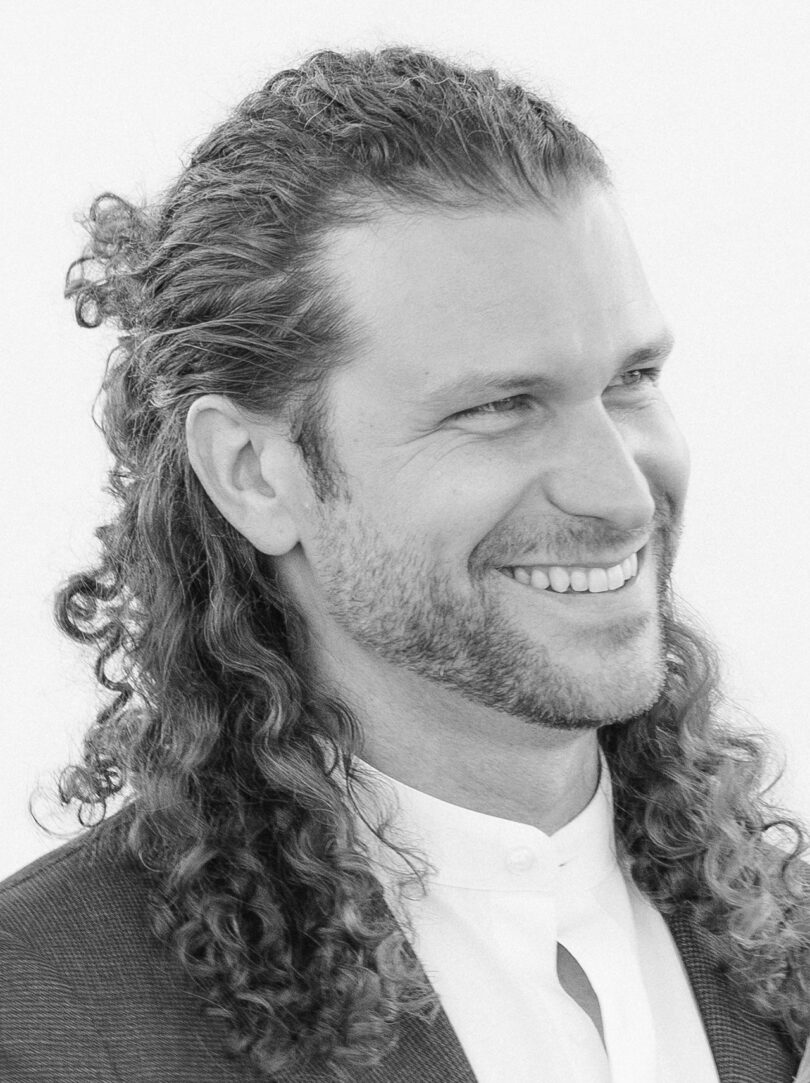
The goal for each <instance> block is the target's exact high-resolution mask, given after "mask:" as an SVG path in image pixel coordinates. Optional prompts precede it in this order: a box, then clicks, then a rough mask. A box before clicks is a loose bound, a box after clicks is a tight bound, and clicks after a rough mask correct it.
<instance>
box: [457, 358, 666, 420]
mask: <svg viewBox="0 0 810 1083" xmlns="http://www.w3.org/2000/svg"><path fill="white" fill-rule="evenodd" d="M636 373H637V374H638V375H639V376H640V377H641V379H640V380H639V381H638V382H637V383H632V384H627V385H625V386H626V387H628V388H630V389H632V388H634V387H641V385H642V384H644V383H649V384H652V385H655V384H657V383H658V379H659V377H660V375H661V370H660V369H655V368H651V369H628V371H627V372H623V373H622V376H633V375H635V374H636ZM531 402H532V397H531V396H530V395H509V396H507V398H504V399H493V400H492V402H485V403H482V404H481V405H480V406H471V407H470V408H469V409H467V410H459V411H458V413H456V414H454V415H453V416H454V417H457V418H458V417H461V418H464V417H486V416H487V415H490V416H495V415H497V414H508V413H512V412H513V411H514V410H517V409H520V408H521V407H524V408H526V407H528V406H530V405H531Z"/></svg>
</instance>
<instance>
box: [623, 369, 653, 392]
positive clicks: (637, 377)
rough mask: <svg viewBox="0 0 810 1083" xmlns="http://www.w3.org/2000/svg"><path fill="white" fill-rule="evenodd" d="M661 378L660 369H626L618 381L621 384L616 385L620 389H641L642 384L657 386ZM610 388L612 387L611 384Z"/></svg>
mask: <svg viewBox="0 0 810 1083" xmlns="http://www.w3.org/2000/svg"><path fill="white" fill-rule="evenodd" d="M660 376H661V369H660V368H658V369H657V368H649V369H628V370H627V372H623V373H621V375H620V376H619V380H620V381H621V383H620V384H619V385H618V386H619V387H621V388H633V387H641V386H642V385H643V384H653V385H654V384H657V383H658V380H659V379H660ZM610 386H611V387H613V386H614V385H613V384H611V385H610Z"/></svg>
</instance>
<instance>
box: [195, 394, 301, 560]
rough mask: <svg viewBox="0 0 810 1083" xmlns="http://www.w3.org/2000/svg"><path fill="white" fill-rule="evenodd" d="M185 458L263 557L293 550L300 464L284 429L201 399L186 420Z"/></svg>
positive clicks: (219, 399)
mask: <svg viewBox="0 0 810 1083" xmlns="http://www.w3.org/2000/svg"><path fill="white" fill-rule="evenodd" d="M186 443H187V446H188V457H189V461H190V463H191V466H192V469H193V470H194V473H195V474H196V475H197V477H198V478H199V480H200V483H201V485H202V486H203V488H204V489H205V491H206V493H208V496H209V497H210V498H211V500H212V501H213V502H214V504H215V505H216V507H217V508H218V509H219V511H220V512H221V513H222V514H223V515H224V516H225V518H226V519H227V520H228V522H229V523H231V525H232V526H234V527H236V529H237V530H238V531H239V533H240V534H244V536H245V537H246V538H247V539H248V541H250V542H252V544H253V545H254V546H255V547H256V548H257V549H258V550H259V551H260V552H262V553H268V554H269V555H271V556H280V555H281V554H283V553H287V552H289V551H290V549H292V548H293V547H294V546H295V545H297V543H298V540H299V536H298V525H297V521H296V515H295V508H296V502H295V499H294V495H295V490H296V481H297V476H298V465H297V462H296V457H295V453H294V448H293V445H292V442H291V440H290V437H289V431H288V429H287V427H286V425H285V424H284V423H283V422H281V421H277V420H274V419H267V420H265V421H262V422H261V423H256V422H253V421H250V420H248V419H247V418H246V417H245V416H244V415H243V414H242V412H241V411H240V410H239V409H238V408H237V407H236V406H235V405H234V404H233V403H232V402H231V401H230V400H229V399H227V398H225V397H224V396H222V395H203V396H202V397H201V398H199V399H195V401H194V402H193V403H192V404H191V408H190V410H189V412H188V417H187V418H186Z"/></svg>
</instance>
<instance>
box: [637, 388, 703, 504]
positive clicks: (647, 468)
mask: <svg viewBox="0 0 810 1083" xmlns="http://www.w3.org/2000/svg"><path fill="white" fill-rule="evenodd" d="M636 461H637V462H638V464H639V466H640V467H641V469H642V470H643V472H644V474H645V476H646V477H647V478H648V480H649V481H650V484H651V487H652V488H653V491H654V492H655V491H661V492H664V493H666V494H667V496H668V497H669V498H670V500H671V501H672V503H673V504H674V506H675V507H676V508H677V509H678V511H680V510H681V509H682V508H683V505H684V502H685V500H686V492H687V489H688V486H689V467H690V458H689V448H688V446H687V443H686V440H685V439H684V437H683V434H682V433H681V430H680V429H679V428H678V425H677V423H676V421H675V418H674V417H673V416H672V413H671V411H670V409H669V407H663V408H662V410H661V412H660V414H659V417H658V419H657V423H656V425H655V426H654V427H653V428H652V429H651V431H649V432H648V433H647V434H646V435H645V439H644V440H643V442H642V444H641V447H640V449H639V453H638V454H637V456H636Z"/></svg>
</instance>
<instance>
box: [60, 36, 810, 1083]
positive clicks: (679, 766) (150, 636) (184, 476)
mask: <svg viewBox="0 0 810 1083" xmlns="http://www.w3.org/2000/svg"><path fill="white" fill-rule="evenodd" d="M609 183H610V182H609V178H608V173H607V169H606V166H605V163H604V161H603V159H602V156H601V155H600V153H599V151H598V150H597V148H596V147H595V145H594V144H593V143H592V142H591V140H590V139H588V138H587V137H586V136H585V135H583V134H582V133H581V132H580V131H579V130H578V129H577V128H576V127H575V126H574V125H573V124H572V123H571V122H570V121H568V120H566V119H565V118H564V117H563V116H562V115H561V114H560V112H559V111H558V110H557V109H556V108H555V107H554V106H553V105H551V104H550V103H549V102H547V101H544V100H542V99H540V98H539V97H537V96H536V95H534V94H533V93H531V92H529V91H527V90H526V89H524V88H522V87H519V86H517V85H515V84H513V83H510V82H508V81H504V80H502V79H501V78H500V77H499V76H498V75H497V74H496V73H494V72H492V71H475V70H472V69H470V68H468V67H464V66H461V65H458V64H454V63H450V62H447V61H444V60H441V59H439V58H437V57H434V56H431V55H428V54H426V53H423V52H418V51H415V50H411V49H408V48H404V47H403V48H393V49H385V50H381V51H378V52H356V53H351V54H347V55H343V54H339V53H335V52H322V53H318V54H316V55H314V56H312V57H311V58H310V59H309V60H307V61H306V62H305V63H303V64H302V65H301V66H300V67H298V68H293V69H289V70H286V71H282V72H280V73H279V74H278V75H276V76H274V77H273V78H272V79H270V80H269V81H268V82H267V83H266V85H265V86H264V87H263V88H262V89H261V90H259V91H257V92H256V93H254V94H252V95H250V96H249V97H248V98H247V99H246V100H245V101H244V102H243V103H242V104H241V105H240V106H239V107H238V108H237V109H236V110H235V111H234V113H233V114H232V116H230V117H229V118H228V119H227V120H226V121H225V122H224V123H222V124H221V125H220V126H219V127H218V128H216V130H215V131H214V132H213V133H212V134H211V135H210V136H209V137H208V138H206V139H205V140H204V142H203V143H202V144H201V145H200V146H199V147H198V149H197V150H196V151H195V152H194V154H193V155H192V157H191V160H190V162H189V164H188V165H187V166H186V168H185V169H184V170H183V172H182V174H181V175H180V177H179V179H178V180H177V182H176V183H175V184H174V185H173V187H171V188H170V189H169V190H168V192H167V193H166V194H165V196H164V197H163V198H162V199H161V200H160V201H159V202H157V203H156V204H155V205H154V206H151V207H148V206H147V207H136V206H134V205H132V204H131V203H129V202H127V201H125V200H123V199H120V198H118V197H116V196H113V195H110V194H105V195H103V196H101V197H99V199H98V200H97V201H96V202H95V203H94V204H93V207H92V208H91V211H90V214H89V217H88V220H87V226H88V230H89V233H90V244H89V247H88V249H87V251H86V252H85V254H84V255H83V256H82V258H81V259H79V260H78V261H76V263H75V264H74V265H73V266H72V268H71V272H70V274H69V277H68V285H67V294H68V296H69V297H72V298H73V299H74V301H75V305H76V313H77V319H78V321H79V323H80V324H82V325H83V326H89V327H93V326H98V325H99V324H101V323H103V322H109V323H111V324H112V325H114V326H117V327H118V328H119V329H120V332H121V337H120V339H119V345H118V347H117V348H116V349H115V350H114V351H113V353H112V355H111V356H110V358H109V361H108V365H107V371H106V375H105V380H104V385H103V396H102V400H101V426H102V428H103V431H104V433H105V436H106V439H107V442H108V444H109V447H110V450H111V452H112V455H113V459H114V462H113V467H112V470H111V472H110V489H111V492H112V494H113V496H114V497H115V500H116V513H115V515H114V517H113V518H112V519H111V521H110V522H109V523H107V524H106V525H104V526H102V527H100V528H99V530H98V537H99V540H100V542H101V555H100V558H99V561H98V563H97V565H96V566H95V567H93V568H91V569H89V570H87V571H86V572H82V573H79V574H77V575H75V576H73V577H72V578H71V580H70V581H69V582H68V583H67V584H66V586H65V587H64V588H63V589H62V591H61V592H60V594H59V596H58V600H57V614H58V619H59V622H60V624H61V627H62V628H63V629H64V631H65V632H66V633H67V634H68V635H69V636H71V637H72V638H73V639H74V640H76V641H78V642H80V643H85V644H88V645H91V646H92V647H93V648H94V650H95V652H96V663H95V665H96V675H97V678H98V680H99V682H100V684H101V685H102V686H103V687H104V688H105V689H106V690H107V692H108V693H109V700H108V703H107V704H106V706H105V707H104V708H103V709H102V710H101V711H100V713H99V715H98V717H97V718H96V720H95V723H94V724H93V726H92V727H91V728H90V729H89V731H88V733H87V735H86V737H85V741H84V747H83V753H82V761H81V763H79V764H76V765H73V766H71V767H69V768H66V770H65V772H64V773H63V776H62V780H61V785H60V796H61V798H62V801H63V802H64V803H65V804H70V803H72V802H76V803H77V804H78V805H79V816H80V819H82V820H83V821H84V819H85V818H86V817H87V814H88V812H92V810H94V809H97V810H100V813H101V815H102V816H103V815H104V813H105V812H106V809H107V803H108V801H109V800H110V798H112V797H114V796H115V795H116V794H123V795H125V796H126V798H127V801H128V804H129V808H128V816H127V818H126V819H125V820H123V821H122V822H123V823H125V824H126V837H125V838H122V840H121V842H122V845H123V846H125V847H126V848H127V850H128V851H129V852H130V853H131V854H132V855H134V856H135V857H136V858H137V860H138V861H139V862H140V864H141V866H142V867H143V869H144V871H145V872H146V871H148V874H149V876H150V877H151V879H152V881H153V888H154V892H153V910H152V925H153V929H154V931H155V933H156V934H157V935H158V936H159V937H160V938H161V939H162V940H163V941H164V942H165V943H166V944H167V945H168V947H169V948H170V950H172V951H173V952H174V954H175V955H176V957H177V958H178V959H179V960H180V962H181V964H182V966H183V967H184V969H185V971H186V972H187V973H188V975H189V976H190V977H191V979H192V980H193V981H194V982H195V983H196V984H197V986H198V987H199V988H200V989H201V990H202V991H203V993H204V997H205V1000H206V1001H207V1002H208V1004H209V1005H210V1006H211V1010H212V1012H213V1014H215V1015H216V1016H218V1017H219V1018H221V1019H224V1020H225V1021H226V1022H227V1024H228V1026H229V1028H230V1033H231V1046H232V1048H233V1049H234V1051H236V1052H240V1053H243V1054H245V1055H247V1056H249V1057H250V1059H251V1061H252V1063H253V1064H254V1066H255V1067H256V1068H257V1069H258V1070H259V1072H260V1073H261V1074H263V1075H265V1076H267V1077H272V1076H273V1075H274V1074H277V1073H279V1072H281V1071H283V1070H285V1069H288V1068H290V1067H295V1066H298V1067H300V1066H304V1065H308V1066H316V1065H319V1066H322V1067H326V1068H327V1069H329V1070H330V1071H332V1072H335V1073H340V1072H341V1071H348V1070H350V1069H351V1067H352V1066H356V1065H358V1064H367V1063H370V1062H371V1061H373V1060H374V1059H375V1058H378V1057H379V1056H380V1055H381V1054H382V1053H383V1052H384V1051H385V1049H386V1048H388V1047H389V1045H390V1043H391V1042H392V1041H393V1040H394V1038H395V1035H396V1021H397V1018H398V1017H399V1016H401V1015H402V1014H403V1013H408V1012H415V1011H423V1010H424V1009H425V1006H426V1005H427V1004H429V1002H430V997H429V996H428V995H427V993H426V989H425V986H424V983H423V980H422V976H421V974H420V972H419V970H418V967H417V965H416V964H415V962H414V960H413V957H412V956H411V955H410V953H409V952H408V950H407V948H406V946H405V941H404V938H403V934H402V932H401V930H400V929H399V928H398V927H397V926H396V924H395V922H394V921H393V918H392V917H391V916H390V914H388V913H387V911H385V909H384V908H381V907H380V906H379V886H378V884H377V881H376V880H375V878H374V875H373V872H372V869H371V866H370V863H369V861H368V858H367V854H366V853H365V851H364V847H363V845H362V843H361V842H360V839H359V837H358V833H357V829H356V822H355V810H354V808H353V805H352V800H351V792H352V785H353V782H354V767H353V761H352V754H353V753H354V752H355V751H356V750H357V748H358V747H359V742H360V736H361V735H360V733H359V726H358V723H357V721H356V719H355V718H354V716H353V715H352V713H351V711H349V710H348V709H347V707H346V706H345V705H344V704H342V703H341V702H340V701H339V699H338V698H337V697H336V695H335V693H334V690H331V689H328V688H322V687H320V685H319V683H318V680H317V676H316V675H314V674H311V673H309V672H306V671H305V670H304V669H303V667H302V666H301V663H300V661H299V659H300V658H302V657H303V656H304V653H305V651H304V647H305V644H306V639H307V629H306V627H305V626H304V623H303V621H302V619H301V618H300V617H299V615H298V614H297V613H296V611H295V607H294V605H293V604H292V602H291V600H290V599H289V598H288V597H287V596H285V594H284V592H283V591H282V589H281V587H280V585H279V583H278V581H277V579H276V576H275V573H274V567H273V562H272V559H270V558H267V557H265V556H263V555H262V554H261V553H259V552H258V551H257V550H255V549H254V548H253V547H252V546H251V544H250V543H249V542H248V541H247V539H245V538H244V537H243V536H242V535H241V534H239V532H238V531H236V530H235V529H234V528H233V527H232V526H231V525H230V524H229V523H228V522H227V521H226V520H225V519H224V518H223V517H222V516H221V515H220V514H219V513H218V511H217V510H216V508H215V507H214V506H213V504H212V503H211V501H210V500H209V499H208V497H207V496H206V494H205V492H204V491H203V489H202V486H201V485H200V483H199V481H198V479H197V477H196V476H195V474H194V472H193V470H192V469H191V466H190V464H189V460H188V454H187V450H186V446H185V420H186V415H187V413H188V410H189V407H190V406H191V403H192V402H193V401H194V400H195V399H196V398H198V397H200V396H202V395H205V394H209V393H210V394H218V395H223V396H226V397H227V398H228V399H230V400H231V401H232V402H233V403H234V404H235V405H236V406H238V407H239V408H240V409H242V410H244V411H246V412H248V413H249V414H252V415H256V416H264V415H268V414H272V415H275V416H282V417H284V418H286V419H287V420H288V422H289V425H290V431H291V434H292V437H293V438H294V440H295V441H296V443H297V446H298V447H299V449H300V452H301V454H302V456H303V460H304V462H305V463H306V466H307V469H308V471H309V474H310V477H311V479H312V482H313V487H314V489H315V492H316V494H317V496H318V498H319V499H321V500H323V501H329V500H333V499H336V498H338V497H339V495H340V494H341V486H342V480H343V479H342V478H341V473H340V466H339V463H336V462H335V461H334V456H333V455H332V453H331V451H330V447H329V439H328V410H327V404H326V397H325V395H324V388H325V382H326V380H327V378H328V374H329V373H330V371H332V370H333V369H334V367H335V366H336V365H340V364H345V363H348V362H350V360H351V357H352V344H353V334H354V332H355V330H356V329H355V328H353V326H352V320H351V317H350V315H349V314H348V313H347V312H346V311H345V310H344V307H343V306H342V304H341V298H340V295H339V291H338V290H337V289H336V288H335V285H334V283H333V282H331V281H330V279H329V275H328V274H327V273H326V271H325V268H324V266H323V265H322V262H321V260H320V257H321V253H322V250H323V245H324V240H325V238H326V237H327V235H328V233H329V231H330V230H334V229H336V228H341V227H345V228H350V227H351V225H352V223H354V222H362V221H368V220H370V219H372V218H373V217H374V215H375V214H378V213H380V211H381V210H384V209H386V208H394V209H407V208H413V207H422V208H424V207H431V208H435V209H436V210H439V211H444V212H450V211H453V210H457V209H465V208H474V207H480V206H485V205H486V206H491V205H496V206H502V205H504V204H509V205H527V204H528V205H537V204H538V202H539V203H540V204H541V205H543V206H544V207H548V208H553V206H554V204H555V200H556V199H557V198H558V197H562V196H565V195H571V194H576V193H577V192H578V191H579V190H580V189H582V188H585V187H587V186H588V185H601V186H607V185H609ZM665 629H666V633H667V645H668V650H669V657H668V661H667V667H668V679H667V685H666V688H665V690H664V693H663V694H662V697H661V699H660V701H659V703H658V704H657V705H656V707H655V708H653V709H652V710H651V711H650V712H647V713H646V714H645V715H644V716H643V717H640V718H638V719H635V720H633V721H631V722H629V723H627V724H626V725H621V726H614V727H611V728H610V729H609V730H608V731H607V732H606V734H605V735H604V737H603V747H604V750H605V753H606V755H607V757H608V761H609V763H610V764H611V768H612V774H613V777H614V787H615V792H616V802H617V827H618V831H619V837H620V840H621V841H622V842H623V845H624V848H625V851H626V854H627V856H628V860H629V861H630V862H631V866H632V869H633V875H634V876H635V877H636V879H637V881H638V883H639V884H640V885H641V886H642V887H643V888H644V889H645V890H646V891H647V893H648V894H649V895H650V896H651V897H653V899H654V901H655V902H656V903H657V905H659V906H660V907H661V908H662V909H663V910H669V911H673V910H675V909H676V908H678V907H685V906H688V907H691V908H692V909H693V910H695V911H696V912H699V914H700V916H701V918H702V919H703V920H705V922H706V925H707V928H708V929H709V930H710V935H711V936H712V937H713V938H714V941H713V942H715V943H716V945H717V950H718V952H719V953H720V955H721V956H722V957H723V958H724V959H725V960H726V963H727V965H729V966H731V967H733V968H735V969H736V970H738V971H740V973H742V972H743V971H744V978H745V981H746V983H747V985H748V987H749V989H750V990H751V996H752V998H753V1000H754V1001H755V1002H756V1004H757V1005H758V1008H759V1010H761V1011H765V1012H766V1013H767V1014H769V1015H770V1016H771V1017H773V1018H779V1019H781V1020H783V1021H785V1025H787V1026H789V1027H792V1028H793V1033H794V1035H798V1034H799V1033H800V1030H801V1027H803V1026H805V1025H806V1024H807V1019H806V1016H807V1014H808V1013H807V1010H804V1015H802V1014H801V1013H800V1012H798V1010H797V1009H795V1008H791V1007H790V1006H791V1005H795V1004H798V1003H800V1002H801V1003H804V1004H810V998H808V997H807V996H804V997H803V999H802V1000H801V1001H799V999H798V998H797V995H796V985H797V983H799V982H800V981H801V980H802V979H801V978H800V976H799V973H798V969H797V967H796V966H795V965H794V963H795V960H796V958H797V955H798V952H799V951H800V950H803V941H802V939H801V936H800V934H799V932H798V930H797V929H796V927H795V922H794V923H793V924H792V923H791V917H790V914H791V907H792V906H793V905H794V903H795V900H796V898H797V892H798V890H799V889H798V886H797V885H798V879H797V877H796V875H795V862H796V860H797V857H796V855H797V854H798V851H799V848H800V843H801V842H802V836H801V832H800V829H799V827H798V825H795V824H793V823H792V822H789V821H786V823H787V826H788V828H789V829H790V830H791V831H792V832H793V834H794V837H795V838H796V840H797V841H796V844H795V846H794V848H793V852H792V854H788V855H787V856H784V857H779V856H776V855H775V852H774V851H773V850H772V848H771V847H770V846H769V845H768V844H767V842H766V841H765V839H764V834H765V831H766V829H767V827H768V826H769V824H770V823H771V820H772V819H773V817H772V815H771V813H770V810H769V808H768V806H767V804H766V803H765V802H764V800H763V799H761V798H760V796H759V790H760V787H761V776H762V772H763V769H764V765H765V759H764V753H763V752H762V750H761V748H760V747H759V745H758V744H757V743H756V742H755V741H754V740H753V739H752V738H747V737H744V736H742V735H740V734H738V733H736V732H734V731H733V730H730V729H727V728H725V727H724V726H723V725H721V724H720V723H719V721H718V720H717V717H716V703H717V695H718V694H717V673H716V669H715V667H714V663H713V661H712V657H713V656H712V654H711V649H710V648H709V646H708V645H707V644H706V643H705V642H703V641H702V640H701V639H700V638H699V636H698V635H697V634H696V633H695V632H692V631H690V630H689V629H688V628H687V627H686V625H685V624H683V623H682V622H679V621H677V620H676V619H675V617H674V615H673V614H672V613H671V612H669V613H668V614H665ZM673 840H674V841H673ZM673 847H677V857H676V856H675V854H674V850H673ZM739 855H743V856H742V857H739ZM742 884H745V885H747V888H746V891H745V892H743V891H741V890H740V888H741V885H742Z"/></svg>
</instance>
